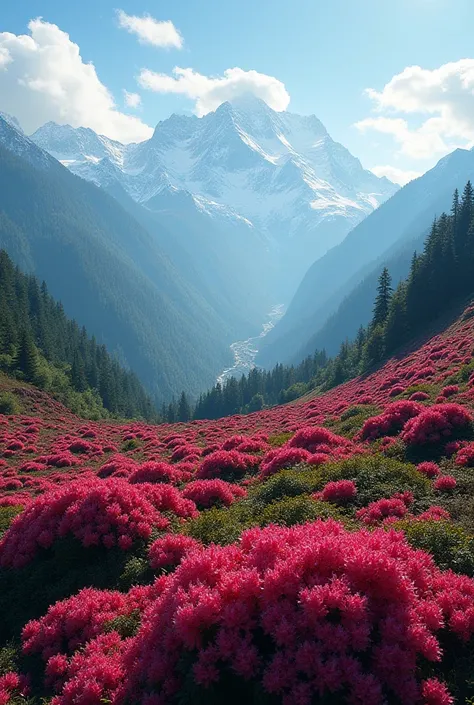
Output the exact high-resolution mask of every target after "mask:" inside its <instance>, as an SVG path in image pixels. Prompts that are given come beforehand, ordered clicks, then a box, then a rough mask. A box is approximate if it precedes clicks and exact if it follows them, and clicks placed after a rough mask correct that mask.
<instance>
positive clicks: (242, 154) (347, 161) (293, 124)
mask: <svg viewBox="0 0 474 705" xmlns="http://www.w3.org/2000/svg"><path fill="white" fill-rule="evenodd" d="M32 139H33V140H34V141H35V142H36V143H37V144H39V145H40V146H41V147H42V148H44V149H46V150H47V151H49V152H50V153H51V154H52V155H53V156H55V157H56V158H58V159H59V160H61V161H62V162H63V163H64V164H65V165H66V166H68V168H69V169H71V170H72V171H73V172H74V173H76V174H78V175H80V176H81V177H83V178H86V179H88V180H90V181H93V182H95V183H96V184H97V185H100V186H110V184H111V183H113V182H116V183H120V185H121V186H122V187H123V188H124V189H125V191H127V193H128V194H129V195H130V196H132V198H134V200H136V201H137V202H139V203H141V204H144V205H145V206H148V205H150V204H152V203H153V199H155V197H156V196H157V195H158V194H164V193H169V192H171V191H173V190H179V191H186V192H188V193H190V194H191V197H192V199H193V200H194V202H195V204H196V206H197V207H198V208H199V209H200V210H202V211H203V212H205V213H206V214H207V215H208V216H209V217H210V218H212V219H214V220H217V221H222V218H225V219H226V220H227V221H228V224H229V225H231V226H236V225H237V224H239V223H240V226H241V227H242V226H243V224H246V225H247V226H250V227H253V230H254V231H256V232H258V233H261V234H262V237H263V239H264V240H265V244H266V250H267V252H268V253H269V254H271V255H272V256H273V257H274V258H275V260H276V261H277V263H278V264H279V267H280V272H284V277H282V276H280V277H278V280H279V293H280V295H284V296H285V297H288V295H289V293H290V292H292V291H293V290H294V288H295V286H296V285H297V283H298V281H299V280H300V279H301V276H302V275H303V273H304V271H305V269H306V268H307V264H308V261H310V262H311V261H313V260H315V259H316V258H317V257H320V256H321V255H322V254H324V253H325V252H326V251H327V250H328V249H329V248H330V247H332V246H333V245H335V244H337V243H338V242H340V241H341V240H342V239H343V238H344V237H345V235H346V234H347V233H348V232H349V230H351V228H352V227H354V225H356V224H357V223H358V222H360V221H361V220H362V219H363V218H364V217H365V216H366V215H368V214H369V213H371V212H372V211H373V209H374V208H376V207H377V206H378V205H379V204H380V203H382V202H383V201H385V200H386V199H387V198H388V197H389V196H390V195H392V194H393V193H394V192H395V190H396V188H397V187H396V186H395V185H394V184H392V183H390V182H389V181H388V180H387V179H385V178H383V179H380V178H378V177H376V176H375V175H374V174H373V173H372V172H369V171H366V170H364V169H363V168H362V166H361V164H360V162H359V160H358V159H356V158H355V157H353V156H352V155H351V154H350V153H349V152H348V151H347V150H346V149H345V148H344V147H343V146H342V145H340V144H338V143H336V142H334V141H333V140H332V139H331V137H330V136H329V134H328V133H327V131H326V129H325V128H324V126H323V125H322V123H321V122H320V121H319V120H318V119H317V118H316V117H315V116H309V117H302V116H299V115H295V114H292V113H287V112H282V113H277V112H275V111H273V110H272V109H271V108H269V107H268V106H267V105H266V104H265V103H264V102H263V101H261V100H259V99H257V98H253V97H250V96H247V97H244V98H241V99H239V100H236V101H234V102H233V103H232V104H230V103H223V104H222V105H221V106H220V107H219V108H218V109H217V110H216V111H215V112H214V113H209V114H208V115H206V116H204V117H203V118H196V117H194V116H193V117H187V116H178V115H172V116H171V117H170V118H169V119H167V120H164V121H163V122H160V123H159V124H158V125H157V127H156V129H155V132H154V135H153V136H152V138H151V139H150V140H148V141H146V142H142V143H140V144H138V145H127V146H123V145H117V143H112V142H111V140H108V139H107V138H105V137H102V136H98V135H95V133H91V131H90V130H84V129H83V128H79V129H78V130H75V129H73V128H71V127H69V126H58V125H54V124H52V123H48V124H47V125H45V126H44V127H42V128H40V129H39V130H37V131H36V132H35V134H34V135H33V136H32ZM235 237H236V238H237V239H238V235H237V234H236V235H235Z"/></svg>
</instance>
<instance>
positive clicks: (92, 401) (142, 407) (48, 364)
mask: <svg viewBox="0 0 474 705" xmlns="http://www.w3.org/2000/svg"><path fill="white" fill-rule="evenodd" d="M0 369H1V370H2V371H3V372H5V373H7V374H9V375H14V376H16V377H18V378H20V379H23V380H25V381H27V382H31V383H32V384H34V385H35V386H37V387H39V388H41V389H44V390H46V391H48V392H49V393H51V394H52V395H53V396H55V397H56V398H58V399H59V400H60V401H62V402H63V403H64V404H65V405H66V406H69V408H71V409H72V410H73V411H74V412H75V413H78V414H80V415H82V416H85V417H89V418H103V417H107V416H117V417H126V418H146V419H157V413H156V410H155V408H154V406H153V404H152V402H151V400H150V398H149V396H148V395H147V393H146V392H145V390H144V388H143V386H142V385H141V383H140V381H139V379H138V377H137V376H136V375H135V374H134V373H133V372H130V371H129V370H127V369H125V368H124V367H123V366H122V365H120V363H119V362H118V361H117V360H116V359H115V358H114V357H113V356H111V355H110V354H109V353H108V351H107V349H106V347H105V346H104V345H100V344H99V343H98V342H97V341H96V339H95V338H94V336H92V337H89V335H88V334H87V331H86V329H85V328H83V327H82V328H81V327H80V326H79V325H78V324H77V323H76V321H74V320H70V319H69V318H68V317H67V316H66V314H65V312H64V309H63V307H62V305H61V303H58V302H56V301H55V300H54V299H53V298H52V296H51V295H50V294H49V292H48V288H47V286H46V284H45V283H44V282H43V283H42V284H40V282H39V281H38V279H37V278H36V277H34V276H32V275H29V274H24V273H23V272H21V270H20V269H19V268H18V267H15V265H14V264H13V262H12V261H11V259H10V258H9V256H8V254H7V253H6V252H5V251H4V250H0Z"/></svg>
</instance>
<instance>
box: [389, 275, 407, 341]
mask: <svg viewBox="0 0 474 705" xmlns="http://www.w3.org/2000/svg"><path fill="white" fill-rule="evenodd" d="M406 289H407V287H406V283H405V282H400V284H399V285H398V287H397V288H396V289H395V292H394V294H393V296H392V300H391V301H390V306H389V309H388V316H387V321H386V323H385V329H384V348H385V353H386V354H387V355H390V354H391V353H392V352H393V351H394V350H396V349H397V348H398V347H400V345H402V344H403V343H405V342H406V339H407V336H408V322H407V311H406V304H407V301H406V295H407V291H406Z"/></svg>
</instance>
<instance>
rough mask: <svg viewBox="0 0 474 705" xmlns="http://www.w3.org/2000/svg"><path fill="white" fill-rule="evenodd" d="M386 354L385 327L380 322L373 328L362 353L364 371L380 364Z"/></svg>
mask: <svg viewBox="0 0 474 705" xmlns="http://www.w3.org/2000/svg"><path fill="white" fill-rule="evenodd" d="M384 354H385V341H384V327H383V325H381V324H379V325H376V326H374V327H372V328H371V331H370V333H369V336H368V338H367V342H366V343H365V345H364V352H363V355H362V371H363V372H367V371H368V370H370V369H371V368H372V367H374V366H376V365H378V364H380V363H381V362H382V360H383V358H384Z"/></svg>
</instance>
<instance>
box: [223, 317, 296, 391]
mask: <svg viewBox="0 0 474 705" xmlns="http://www.w3.org/2000/svg"><path fill="white" fill-rule="evenodd" d="M284 313H285V305H284V304H276V305H275V306H273V308H272V309H271V311H270V312H269V314H268V316H267V320H266V321H265V323H264V324H263V326H262V332H261V333H260V335H257V336H255V337H254V338H248V339H247V340H238V341H237V342H235V343H232V345H231V346H230V349H231V350H232V354H233V356H234V364H233V365H232V367H228V368H227V369H226V370H224V371H223V372H221V374H220V375H219V377H218V378H217V382H219V383H220V384H223V383H224V382H225V380H226V379H229V377H237V379H239V378H240V377H241V376H242V375H244V374H247V373H248V372H250V370H251V369H253V368H254V367H255V358H256V356H257V353H258V350H259V345H260V343H261V341H262V339H263V338H264V337H265V336H266V335H267V334H268V333H269V332H270V331H271V329H272V328H273V327H274V326H275V325H276V324H277V323H278V321H279V320H280V318H281V317H282V316H283V314H284Z"/></svg>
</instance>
